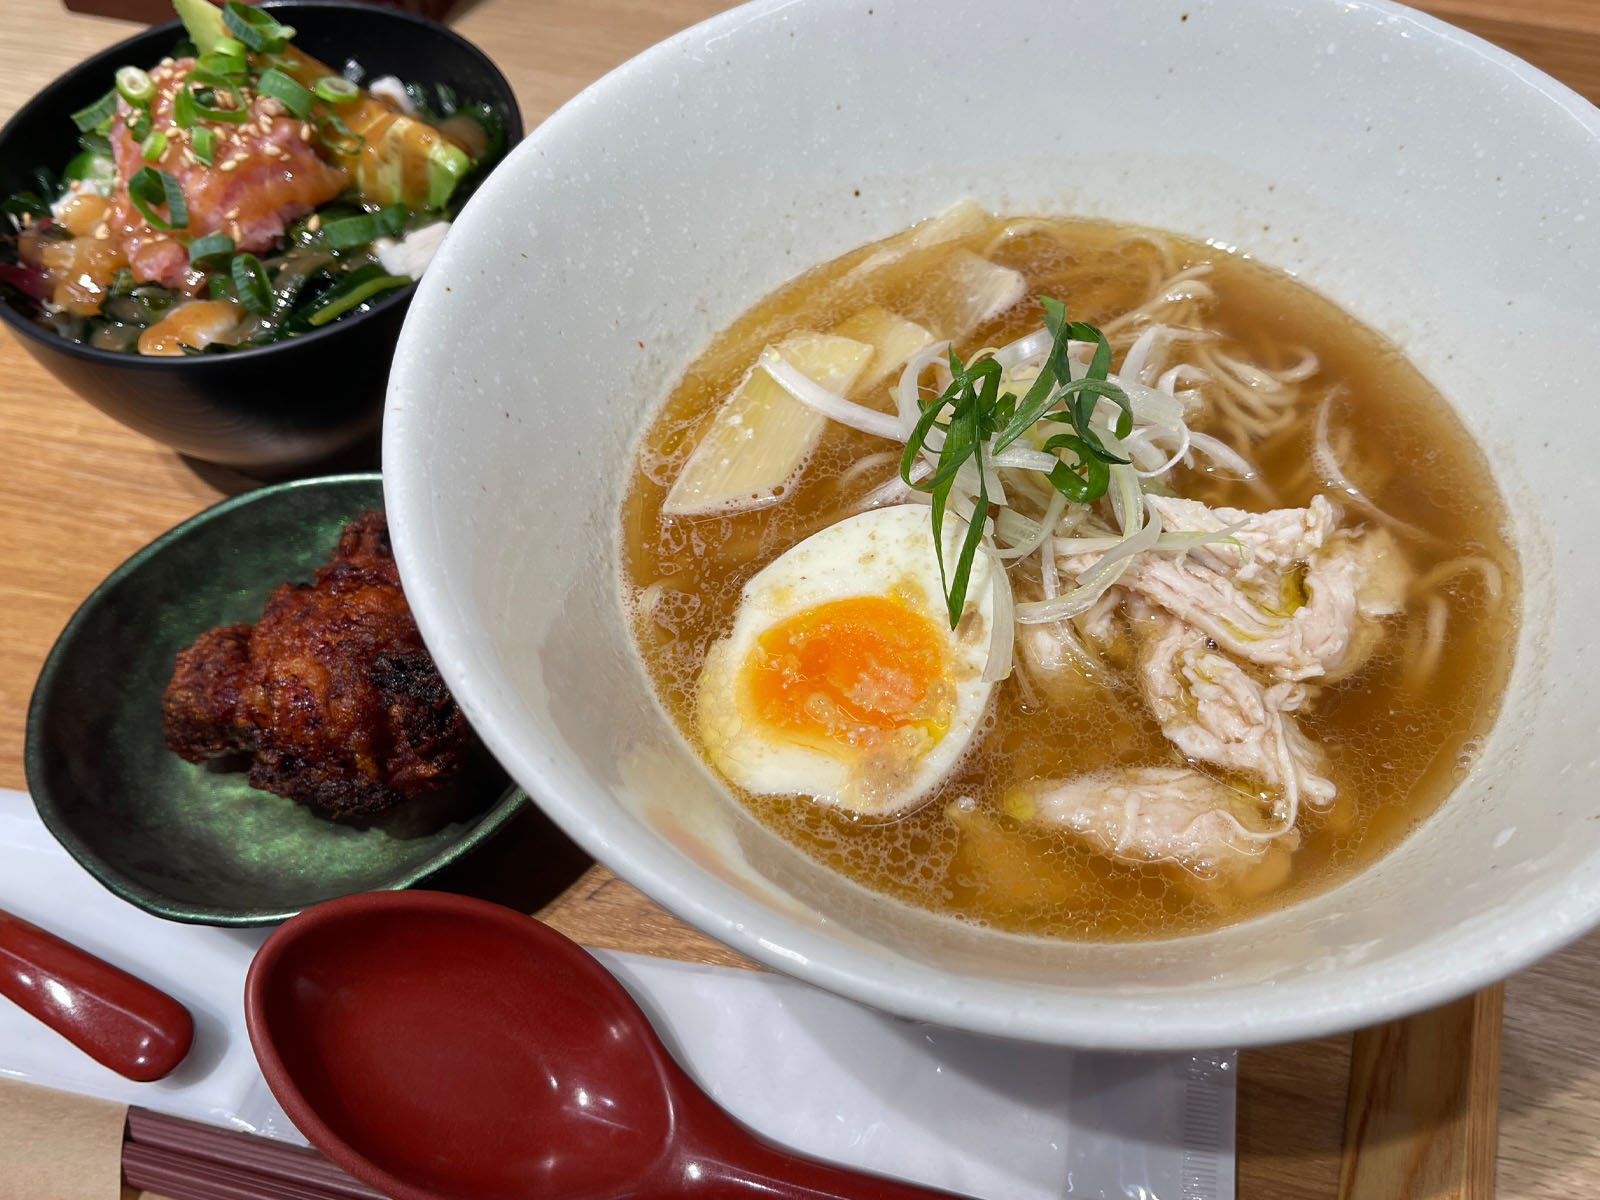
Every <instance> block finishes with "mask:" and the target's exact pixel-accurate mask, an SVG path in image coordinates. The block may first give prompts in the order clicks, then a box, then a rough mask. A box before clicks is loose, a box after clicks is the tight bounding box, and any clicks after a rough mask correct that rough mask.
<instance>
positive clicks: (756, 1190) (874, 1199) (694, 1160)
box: [668, 1090, 963, 1200]
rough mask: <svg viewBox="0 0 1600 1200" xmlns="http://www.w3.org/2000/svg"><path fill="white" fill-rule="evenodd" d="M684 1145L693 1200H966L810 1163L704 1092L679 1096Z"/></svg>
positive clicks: (677, 1175) (681, 1174) (682, 1174)
mask: <svg viewBox="0 0 1600 1200" xmlns="http://www.w3.org/2000/svg"><path fill="white" fill-rule="evenodd" d="M674 1101H675V1107H676V1108H677V1109H678V1114H679V1120H680V1126H679V1130H680V1133H681V1134H682V1135H683V1142H682V1144H681V1147H680V1150H679V1155H680V1158H679V1163H678V1165H677V1167H676V1169H674V1170H672V1171H670V1172H668V1174H669V1176H670V1177H671V1178H673V1179H675V1180H679V1181H682V1183H683V1184H684V1185H686V1186H682V1187H681V1188H680V1190H679V1191H678V1192H676V1193H674V1194H678V1195H683V1196H687V1197H690V1198H697V1197H702V1196H703V1197H706V1198H707V1200H711V1198H713V1197H724V1196H744V1195H749V1196H752V1197H756V1196H759V1197H760V1198H761V1200H963V1198H961V1197H957V1196H956V1194H955V1193H954V1192H942V1191H938V1190H937V1189H934V1188H927V1187H922V1186H921V1185H919V1184H915V1183H907V1182H905V1181H904V1180H899V1179H890V1178H888V1177H887V1176H884V1175H869V1174H865V1173H864V1172H861V1171H857V1170H854V1169H852V1168H849V1167H841V1166H835V1165H834V1164H832V1163H827V1162H822V1161H820V1160H819V1159H815V1158H808V1157H806V1156H805V1155H803V1154H797V1153H796V1152H794V1151H793V1150H789V1149H786V1148H785V1147H783V1146H780V1145H778V1144H777V1143H775V1142H770V1141H768V1140H767V1139H766V1138H765V1137H762V1136H761V1135H760V1134H758V1133H756V1132H755V1131H754V1130H752V1129H749V1128H747V1127H746V1126H744V1125H742V1124H740V1123H739V1122H738V1121H736V1120H734V1119H733V1117H731V1116H729V1115H728V1114H727V1113H726V1112H724V1111H723V1110H722V1109H721V1108H720V1107H719V1106H717V1104H716V1103H715V1101H713V1100H711V1098H710V1097H709V1096H706V1095H705V1094H704V1093H702V1092H698V1091H694V1092H690V1091H688V1090H683V1091H680V1092H679V1093H678V1094H677V1095H676V1096H675V1097H674Z"/></svg>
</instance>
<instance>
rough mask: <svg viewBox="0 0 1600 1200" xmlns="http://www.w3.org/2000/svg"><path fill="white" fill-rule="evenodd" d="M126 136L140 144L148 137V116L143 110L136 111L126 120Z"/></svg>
mask: <svg viewBox="0 0 1600 1200" xmlns="http://www.w3.org/2000/svg"><path fill="white" fill-rule="evenodd" d="M128 136H129V137H131V138H132V139H133V140H134V141H136V142H142V141H144V140H145V138H147V137H149V136H150V114H149V113H147V112H145V111H144V110H143V109H136V110H135V111H134V114H133V116H132V117H130V118H129V120H128Z"/></svg>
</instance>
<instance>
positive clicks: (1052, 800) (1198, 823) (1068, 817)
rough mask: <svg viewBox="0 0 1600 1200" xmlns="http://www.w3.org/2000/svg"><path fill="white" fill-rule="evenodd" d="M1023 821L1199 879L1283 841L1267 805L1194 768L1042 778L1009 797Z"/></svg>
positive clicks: (1248, 861) (1243, 863)
mask: <svg viewBox="0 0 1600 1200" xmlns="http://www.w3.org/2000/svg"><path fill="white" fill-rule="evenodd" d="M1006 807H1007V809H1008V811H1010V812H1011V814H1012V815H1013V816H1015V817H1017V818H1018V819H1020V820H1022V821H1024V822H1027V823H1033V824H1040V825H1049V826H1054V827H1056V828H1060V829H1065V830H1068V831H1070V832H1071V833H1073V834H1074V835H1076V836H1077V837H1078V838H1079V839H1080V840H1082V841H1083V842H1084V844H1085V845H1087V846H1088V847H1089V848H1090V849H1092V850H1096V851H1098V852H1099V853H1102V854H1107V855H1110V856H1111V857H1112V858H1117V859H1121V860H1123V861H1124V862H1136V863H1139V862H1148V863H1155V862H1175V863H1178V864H1180V865H1182V866H1183V867H1185V868H1187V869H1188V870H1190V871H1194V872H1196V873H1199V874H1207V875H1209V874H1213V873H1216V872H1224V871H1237V870H1241V869H1243V868H1246V867H1249V866H1252V865H1253V864H1254V863H1256V862H1257V861H1258V860H1259V859H1260V858H1261V856H1262V855H1263V854H1264V853H1265V852H1266V849H1267V847H1268V846H1269V845H1270V844H1271V843H1272V841H1273V840H1274V839H1275V838H1278V837H1284V838H1286V839H1287V838H1294V837H1297V836H1298V835H1297V834H1296V833H1295V832H1294V831H1293V830H1288V831H1287V832H1286V831H1284V830H1283V829H1281V828H1269V827H1268V825H1267V824H1266V819H1265V817H1264V815H1263V813H1262V805H1261V803H1260V801H1259V800H1257V799H1256V798H1255V797H1254V796H1251V795H1249V794H1248V793H1246V792H1241V791H1237V790H1235V789H1234V788H1231V787H1229V786H1228V785H1227V784H1225V783H1222V782H1220V781H1219V780H1216V779H1212V778H1211V777H1210V776H1209V775H1202V774H1201V773H1200V772H1198V771H1196V770H1194V769H1192V768H1190V767H1124V768H1120V769H1116V770H1111V771H1098V772H1093V773H1091V774H1087V775H1079V776H1076V777H1074V778H1072V779H1067V780H1036V781H1034V782H1032V783H1030V784H1026V785H1024V786H1023V787H1022V788H1020V789H1018V790H1017V791H1016V792H1014V793H1013V794H1012V795H1011V796H1009V797H1008V798H1007V802H1006Z"/></svg>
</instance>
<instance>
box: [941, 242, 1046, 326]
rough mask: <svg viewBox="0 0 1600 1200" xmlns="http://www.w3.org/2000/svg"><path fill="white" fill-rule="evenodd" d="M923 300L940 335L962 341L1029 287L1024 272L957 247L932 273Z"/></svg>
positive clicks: (1016, 299)
mask: <svg viewBox="0 0 1600 1200" xmlns="http://www.w3.org/2000/svg"><path fill="white" fill-rule="evenodd" d="M923 286H924V289H925V291H924V295H923V304H924V306H925V312H924V313H923V314H922V315H925V316H926V317H927V319H928V324H929V325H931V326H932V327H933V331H934V332H935V333H936V334H938V335H939V336H940V337H947V338H950V339H951V340H953V341H957V342H959V341H960V340H961V339H962V338H964V337H966V336H967V335H968V334H970V333H971V332H972V331H973V330H974V329H977V328H978V327H979V326H980V325H983V324H985V323H986V322H988V321H991V320H993V319H994V318H995V317H997V316H999V315H1000V314H1001V313H1003V312H1005V310H1006V309H1008V308H1010V307H1011V306H1012V305H1013V304H1015V303H1016V302H1017V301H1018V300H1021V299H1022V295H1023V293H1024V292H1025V291H1027V282H1026V280H1024V279H1023V277H1022V272H1020V271H1013V270H1012V269H1011V268H1010V267H1002V266H997V265H996V264H994V263H992V262H990V261H989V260H988V259H986V258H984V257H983V256H982V255H978V254H974V253H973V252H972V251H970V250H955V251H952V252H951V254H950V256H949V257H948V258H946V259H945V260H944V261H943V262H941V263H940V264H938V266H937V267H936V268H935V269H934V270H933V271H932V272H931V273H930V274H929V276H928V277H927V279H926V281H925V283H924V285H923Z"/></svg>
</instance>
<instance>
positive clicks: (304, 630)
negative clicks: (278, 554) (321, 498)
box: [161, 511, 476, 816]
mask: <svg viewBox="0 0 1600 1200" xmlns="http://www.w3.org/2000/svg"><path fill="white" fill-rule="evenodd" d="M161 708H162V714H161V715H162V727H163V731H164V733H165V735H166V739H167V746H168V748H169V749H171V750H173V751H174V752H175V753H177V754H179V755H181V756H182V757H184V758H186V759H188V760H189V761H190V762H201V761H204V760H205V759H209V758H216V757H219V756H222V755H227V754H236V753H248V754H250V755H251V756H252V758H251V763H250V775H249V778H250V783H251V785H252V786H254V787H258V788H263V789H265V790H266V791H270V792H276V793H277V794H279V795H281V796H288V797H291V798H292V799H295V800H298V801H301V802H302V803H306V804H310V805H313V806H316V807H319V808H324V809H328V810H330V811H332V812H333V813H336V814H340V815H348V816H374V815H377V814H380V813H383V812H385V811H387V810H389V809H391V808H393V807H394V806H395V805H396V804H397V803H399V802H400V801H401V800H403V799H405V798H407V797H410V796H414V795H418V794H421V793H423V792H428V791H431V790H434V789H435V788H437V787H439V786H441V785H442V784H444V783H445V782H447V781H448V780H449V779H450V778H451V777H452V776H453V775H455V773H456V772H457V771H458V770H459V769H460V768H461V767H462V766H463V765H465V763H466V762H467V760H468V759H469V757H470V756H471V754H472V751H473V750H474V748H475V746H476V739H475V738H474V736H473V734H472V731H471V729H470V728H469V727H468V725H467V723H466V720H465V719H464V718H463V717H462V715H461V710H460V709H459V708H458V707H457V706H456V703H455V700H454V699H453V698H452V697H451V695H450V693H449V691H448V690H447V689H446V688H445V685H444V681H443V680H442V679H440V678H439V672H438V670H437V669H436V668H435V667H434V664H433V659H432V657H431V656H430V655H429V654H428V650H427V647H425V646H424V645H423V643H422V636H421V634H419V633H418V632H417V625H416V622H415V620H413V619H412V616H411V610H410V608H409V607H407V605H406V601H405V596H404V594H403V593H402V592H401V590H400V576H399V572H398V571H397V569H396V567H395V562H394V552H393V550H392V548H391V546H390V544H389V531H388V525H387V523H386V521H385V519H384V515H383V513H382V512H379V511H370V512H365V513H362V514H361V515H360V516H358V517H356V518H355V519H354V520H353V521H351V522H350V523H349V524H348V525H346V526H345V528H344V531H343V533H341V535H340V537H339V545H338V547H337V548H336V549H335V550H334V552H333V555H332V557H331V558H330V559H329V561H328V564H327V566H324V567H319V568H318V569H317V571H316V574H315V582H313V583H310V584H303V583H285V584H280V585H279V586H278V587H276V588H274V589H273V591H272V594H271V595H270V596H269V597H268V599H267V605H266V609H265V610H264V611H263V612H262V614H261V619H260V620H259V621H257V622H256V624H255V625H254V626H250V625H228V626H222V627H219V628H216V629H212V630H209V631H207V632H206V633H203V634H201V635H200V637H199V638H198V639H196V641H195V642H194V644H193V645H191V646H190V647H189V648H188V649H186V650H184V651H182V652H180V653H179V655H178V660H177V668H176V670H175V672H174V674H173V677H172V680H171V682H169V683H168V685H167V688H166V691H165V693H164V694H163V696H162V705H161Z"/></svg>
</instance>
